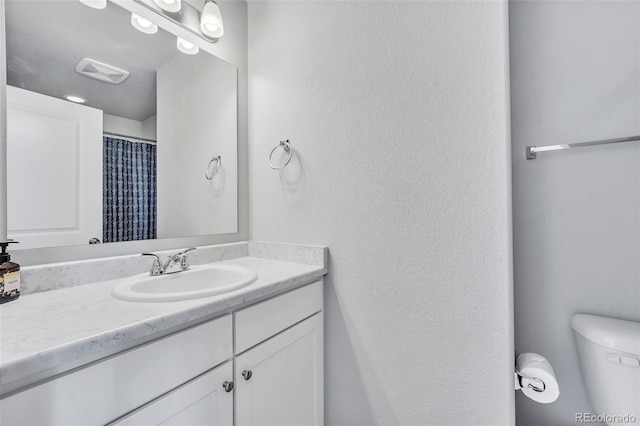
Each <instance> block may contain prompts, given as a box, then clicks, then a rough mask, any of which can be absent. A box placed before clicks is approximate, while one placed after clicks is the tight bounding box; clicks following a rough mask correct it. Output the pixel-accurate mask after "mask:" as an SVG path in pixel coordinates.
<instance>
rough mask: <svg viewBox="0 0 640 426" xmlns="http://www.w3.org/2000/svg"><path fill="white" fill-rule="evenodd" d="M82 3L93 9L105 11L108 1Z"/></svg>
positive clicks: (92, 0)
mask: <svg viewBox="0 0 640 426" xmlns="http://www.w3.org/2000/svg"><path fill="white" fill-rule="evenodd" d="M80 3H82V4H84V5H85V6H89V7H91V8H93V9H104V8H105V7H107V0H80Z"/></svg>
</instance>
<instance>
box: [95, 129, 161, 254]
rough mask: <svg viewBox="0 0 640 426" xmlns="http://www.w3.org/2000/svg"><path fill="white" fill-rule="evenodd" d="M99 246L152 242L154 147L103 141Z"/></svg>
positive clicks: (154, 177)
mask: <svg viewBox="0 0 640 426" xmlns="http://www.w3.org/2000/svg"><path fill="white" fill-rule="evenodd" d="M103 152H104V171H103V215H102V218H103V219H102V220H103V228H102V229H103V242H105V243H110V242H116V241H133V240H147V239H152V238H156V146H155V145H151V144H147V143H139V142H131V141H128V140H125V139H117V138H110V137H104V139H103Z"/></svg>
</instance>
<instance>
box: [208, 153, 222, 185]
mask: <svg viewBox="0 0 640 426" xmlns="http://www.w3.org/2000/svg"><path fill="white" fill-rule="evenodd" d="M213 162H215V163H216V165H215V168H214V169H213V170H212V171H211V173H209V169H210V168H211V163H213ZM221 165H222V159H221V158H220V156H219V155H218V156H215V155H214V156H213V158H211V160H209V164H207V168H206V169H205V170H204V177H206V178H207V180H211V179H213V177H214V176H215V174H216V173H218V169H219V168H220V166H221Z"/></svg>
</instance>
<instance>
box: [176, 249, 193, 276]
mask: <svg viewBox="0 0 640 426" xmlns="http://www.w3.org/2000/svg"><path fill="white" fill-rule="evenodd" d="M195 249H196V248H195V247H191V248H188V249H186V250H185V251H183V252H180V253H178V256H180V268H181V269H182V270H183V271H186V270H188V269H189V259H188V258H187V253H189V252H190V251H194V250H195Z"/></svg>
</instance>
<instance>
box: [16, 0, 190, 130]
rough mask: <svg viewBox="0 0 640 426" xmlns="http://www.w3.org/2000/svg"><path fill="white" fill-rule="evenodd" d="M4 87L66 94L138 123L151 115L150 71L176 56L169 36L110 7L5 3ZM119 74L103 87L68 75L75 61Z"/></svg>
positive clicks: (153, 81) (75, 74)
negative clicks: (145, 29) (122, 75)
mask: <svg viewBox="0 0 640 426" xmlns="http://www.w3.org/2000/svg"><path fill="white" fill-rule="evenodd" d="M6 14H7V17H8V18H9V19H7V23H6V27H7V28H6V31H7V84H9V85H10V86H14V87H20V88H23V89H27V90H30V91H32V92H38V93H41V94H45V95H49V96H53V97H56V98H62V97H63V96H64V95H67V94H73V95H77V96H80V97H82V98H84V99H86V100H87V105H89V106H92V107H94V108H98V109H101V110H102V111H104V112H105V113H106V114H111V115H116V116H119V117H124V118H129V119H132V120H137V121H142V120H145V119H147V118H149V117H150V116H152V115H154V114H155V110H156V70H157V69H158V68H160V66H162V65H163V64H165V63H167V62H168V61H169V60H170V59H171V58H172V57H174V56H175V55H178V54H180V52H179V51H178V50H177V49H176V48H175V36H173V35H171V34H169V33H167V32H165V31H158V32H157V33H156V34H153V35H147V34H143V33H141V32H140V31H138V30H136V29H135V28H134V27H133V26H132V25H131V23H130V19H127V18H128V16H127V14H126V12H125V11H124V10H122V9H120V8H119V7H117V6H114V5H112V4H110V5H109V7H106V8H105V9H102V10H96V9H91V8H89V7H86V6H85V5H83V4H82V3H80V2H79V1H24V0H8V1H6ZM83 58H90V59H96V60H98V61H100V62H103V63H106V64H110V65H113V66H115V67H117V68H121V69H124V70H126V71H128V72H129V73H130V75H129V77H128V78H127V79H126V80H125V81H123V82H122V83H120V84H113V85H110V86H105V85H104V84H96V82H95V81H93V80H91V79H90V78H87V77H86V76H84V75H81V74H79V73H78V72H75V68H76V65H78V63H79V62H80V61H81V60H82V59H83Z"/></svg>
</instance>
